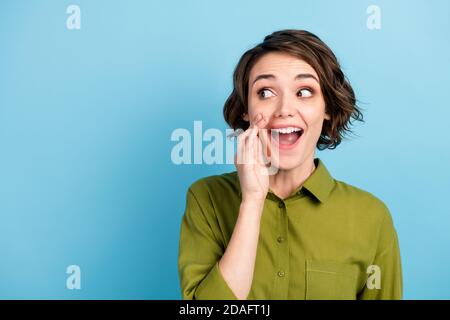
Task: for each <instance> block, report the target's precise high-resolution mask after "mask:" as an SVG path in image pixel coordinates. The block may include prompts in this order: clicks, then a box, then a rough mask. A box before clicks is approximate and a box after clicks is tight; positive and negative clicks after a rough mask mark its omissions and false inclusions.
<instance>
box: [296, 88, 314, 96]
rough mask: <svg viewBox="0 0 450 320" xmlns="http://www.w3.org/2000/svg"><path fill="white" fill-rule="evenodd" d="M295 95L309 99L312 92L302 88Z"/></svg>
mask: <svg viewBox="0 0 450 320" xmlns="http://www.w3.org/2000/svg"><path fill="white" fill-rule="evenodd" d="M297 95H298V96H299V97H302V98H309V97H311V96H312V90H311V89H308V88H303V89H300V90H299V91H298V93H297Z"/></svg>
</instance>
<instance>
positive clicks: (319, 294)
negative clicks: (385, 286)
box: [306, 260, 358, 300]
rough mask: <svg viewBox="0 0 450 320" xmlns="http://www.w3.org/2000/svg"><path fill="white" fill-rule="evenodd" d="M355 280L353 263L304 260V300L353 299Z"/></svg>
mask: <svg viewBox="0 0 450 320" xmlns="http://www.w3.org/2000/svg"><path fill="white" fill-rule="evenodd" d="M357 282H358V269H357V267H356V266H355V265H350V264H341V263H337V262H328V261H312V260H307V261H306V300H355V299H356V294H357Z"/></svg>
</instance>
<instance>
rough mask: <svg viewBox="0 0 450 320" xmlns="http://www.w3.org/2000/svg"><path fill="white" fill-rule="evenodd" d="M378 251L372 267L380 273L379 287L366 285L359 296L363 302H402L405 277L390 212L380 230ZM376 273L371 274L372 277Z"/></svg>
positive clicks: (387, 213) (369, 273)
mask: <svg viewBox="0 0 450 320" xmlns="http://www.w3.org/2000/svg"><path fill="white" fill-rule="evenodd" d="M379 238H380V240H379V243H378V248H379V249H378V250H377V254H376V256H375V259H374V261H373V263H372V266H375V267H376V269H373V270H376V271H375V272H378V271H379V273H380V280H381V281H380V282H379V285H378V286H373V285H369V284H368V283H366V285H365V286H364V289H363V290H362V292H361V293H360V294H359V296H358V299H361V300H400V299H402V298H403V277H402V264H401V259H400V249H399V241H398V236H397V232H396V231H395V229H394V226H393V222H392V218H391V215H390V213H389V210H387V212H386V216H385V218H384V221H383V223H382V225H381V228H380V237H379ZM373 274H374V273H372V272H369V271H368V274H367V276H368V277H370V276H371V275H373Z"/></svg>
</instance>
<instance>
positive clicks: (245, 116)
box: [242, 113, 249, 121]
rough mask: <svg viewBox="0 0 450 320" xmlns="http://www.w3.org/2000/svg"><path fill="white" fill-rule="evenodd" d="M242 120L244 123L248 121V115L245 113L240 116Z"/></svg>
mask: <svg viewBox="0 0 450 320" xmlns="http://www.w3.org/2000/svg"><path fill="white" fill-rule="evenodd" d="M242 119H243V120H245V121H249V118H248V114H247V113H244V114H243V115H242Z"/></svg>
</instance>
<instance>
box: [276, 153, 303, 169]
mask: <svg viewBox="0 0 450 320" xmlns="http://www.w3.org/2000/svg"><path fill="white" fill-rule="evenodd" d="M303 162H304V160H303V159H302V157H301V156H300V155H298V156H295V157H293V156H289V157H288V156H283V155H280V156H279V157H274V158H273V159H272V162H271V165H272V166H273V167H275V168H278V170H292V169H295V168H298V167H300V166H301V165H302V164H303Z"/></svg>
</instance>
